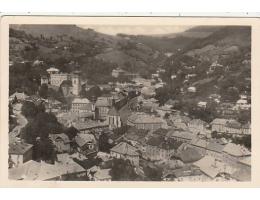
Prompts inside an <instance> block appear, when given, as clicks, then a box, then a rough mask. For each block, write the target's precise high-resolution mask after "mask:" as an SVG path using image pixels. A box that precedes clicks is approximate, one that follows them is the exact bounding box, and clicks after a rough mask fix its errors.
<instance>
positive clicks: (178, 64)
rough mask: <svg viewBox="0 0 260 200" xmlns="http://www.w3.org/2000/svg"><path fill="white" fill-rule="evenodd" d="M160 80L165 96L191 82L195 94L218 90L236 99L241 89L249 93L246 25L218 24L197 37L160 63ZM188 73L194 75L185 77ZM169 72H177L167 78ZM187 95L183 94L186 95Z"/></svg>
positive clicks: (249, 45) (249, 62)
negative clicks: (162, 75) (166, 86)
mask: <svg viewBox="0 0 260 200" xmlns="http://www.w3.org/2000/svg"><path fill="white" fill-rule="evenodd" d="M164 68H165V69H166V72H167V73H165V76H164V80H165V81H166V82H167V83H168V84H167V85H169V87H170V88H168V91H167V92H168V93H169V96H171V97H172V98H176V94H178V90H179V89H180V88H181V87H182V88H183V87H184V88H185V87H186V88H187V87H190V86H195V87H196V88H197V93H196V95H195V96H193V97H192V98H193V100H194V99H195V98H198V99H203V98H205V97H207V96H208V95H209V94H212V93H217V94H220V95H221V96H222V97H223V99H225V100H232V101H235V100H237V99H238V98H239V97H238V94H240V93H242V92H247V93H248V94H250V93H251V30H250V27H233V26H229V27H221V28H220V29H216V31H215V32H213V33H211V34H210V35H209V36H207V37H205V38H197V39H196V40H194V41H193V42H191V43H189V44H188V45H186V47H185V48H183V50H181V51H180V52H178V53H177V54H175V55H173V56H171V57H170V58H168V59H167V61H165V63H164ZM188 74H195V75H196V76H195V77H192V78H187V75H188ZM172 75H177V78H176V79H175V80H171V76H172ZM186 99H187V98H186Z"/></svg>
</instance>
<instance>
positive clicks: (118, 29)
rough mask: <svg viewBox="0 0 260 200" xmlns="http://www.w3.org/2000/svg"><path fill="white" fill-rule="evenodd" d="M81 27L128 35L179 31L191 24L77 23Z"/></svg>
mask: <svg viewBox="0 0 260 200" xmlns="http://www.w3.org/2000/svg"><path fill="white" fill-rule="evenodd" d="M78 26H79V27H81V28H91V29H94V30H95V31H97V32H100V33H105V34H109V35H116V34H118V33H124V34H128V35H162V34H169V33H180V32H183V31H185V30H187V29H190V28H191V26H170V25H164V26H158V25H156V26H155V25H147V26H141V25H78Z"/></svg>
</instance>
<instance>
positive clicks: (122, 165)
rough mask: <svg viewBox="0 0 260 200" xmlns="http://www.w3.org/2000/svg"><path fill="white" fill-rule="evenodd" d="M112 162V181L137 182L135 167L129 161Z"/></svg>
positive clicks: (114, 160) (115, 160)
mask: <svg viewBox="0 0 260 200" xmlns="http://www.w3.org/2000/svg"><path fill="white" fill-rule="evenodd" d="M112 162H113V164H112V168H111V171H110V175H111V177H112V181H135V180H137V179H138V175H137V174H136V173H135V170H134V166H133V165H132V164H131V162H130V161H129V160H123V159H113V161H112Z"/></svg>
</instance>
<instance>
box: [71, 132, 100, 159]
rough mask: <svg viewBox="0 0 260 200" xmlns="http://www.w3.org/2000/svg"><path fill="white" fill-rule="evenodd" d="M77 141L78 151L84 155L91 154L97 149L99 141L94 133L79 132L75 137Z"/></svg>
mask: <svg viewBox="0 0 260 200" xmlns="http://www.w3.org/2000/svg"><path fill="white" fill-rule="evenodd" d="M75 142H76V144H77V145H78V147H79V149H78V151H79V152H81V153H82V154H84V155H90V154H93V153H96V151H97V141H96V139H95V136H94V135H92V134H86V133H79V134H78V135H77V136H76V137H75Z"/></svg>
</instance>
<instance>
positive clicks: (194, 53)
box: [0, 16, 260, 187]
mask: <svg viewBox="0 0 260 200" xmlns="http://www.w3.org/2000/svg"><path fill="white" fill-rule="evenodd" d="M259 35H260V23H259V19H257V18H228V17H226V18H207V17H204V18H199V17H196V18H195V17H194V18H192V17H185V18H184V17H183V18H182V17H130V16H129V17H105V16H103V17H100V16H99V17H61V16H60V17H47V16H45V17H43V16H42V17H40V16H34V17H33V16H30V17H29V16H5V17H2V18H1V85H0V86H1V101H0V102H1V122H0V123H1V134H0V136H1V139H0V142H1V145H0V148H1V151H0V152H1V154H0V156H1V157H0V159H1V162H0V163H1V165H0V173H1V174H0V175H1V176H0V177H1V178H0V179H1V181H0V182H1V185H2V186H3V187H257V186H258V187H259V180H260V177H259V174H260V173H258V172H259V164H260V163H259V153H260V152H259V145H260V136H259V134H258V130H260V127H259V125H258V123H257V122H258V111H259V105H258V103H257V102H260V101H259V100H260V99H259V94H258V90H259V82H260V81H259V75H260V72H259V67H258V66H259V48H260V46H259V44H260V42H259V41H260V39H259Z"/></svg>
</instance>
